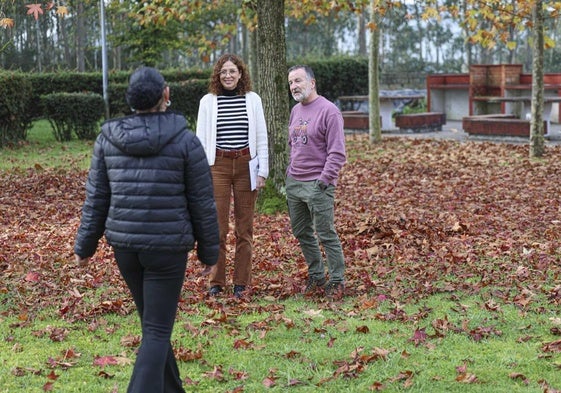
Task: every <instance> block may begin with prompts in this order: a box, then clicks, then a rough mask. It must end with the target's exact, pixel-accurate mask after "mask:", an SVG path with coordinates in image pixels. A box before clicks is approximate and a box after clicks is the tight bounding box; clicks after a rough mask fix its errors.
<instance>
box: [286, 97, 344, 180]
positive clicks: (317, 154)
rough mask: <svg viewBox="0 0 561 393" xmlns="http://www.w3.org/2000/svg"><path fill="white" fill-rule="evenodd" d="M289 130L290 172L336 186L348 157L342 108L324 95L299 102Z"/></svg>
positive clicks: (295, 175) (290, 173)
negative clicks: (307, 102)
mask: <svg viewBox="0 0 561 393" xmlns="http://www.w3.org/2000/svg"><path fill="white" fill-rule="evenodd" d="M288 131H289V135H288V136H289V139H288V144H289V145H290V161H289V163H288V168H287V170H286V174H287V176H290V177H292V178H294V179H295V180H298V181H311V180H316V179H317V180H321V181H322V182H324V183H326V184H333V185H334V186H336V185H337V178H338V177H339V171H340V170H341V168H342V167H343V165H344V164H345V162H346V161H347V158H346V153H345V133H344V131H343V116H342V115H341V111H339V108H337V106H335V104H333V103H332V102H331V101H329V100H328V99H327V98H325V97H323V96H319V97H318V98H317V99H315V100H314V101H312V102H311V103H309V104H306V105H303V104H301V103H298V104H296V105H295V106H294V108H292V111H291V112H290V119H289V124H288Z"/></svg>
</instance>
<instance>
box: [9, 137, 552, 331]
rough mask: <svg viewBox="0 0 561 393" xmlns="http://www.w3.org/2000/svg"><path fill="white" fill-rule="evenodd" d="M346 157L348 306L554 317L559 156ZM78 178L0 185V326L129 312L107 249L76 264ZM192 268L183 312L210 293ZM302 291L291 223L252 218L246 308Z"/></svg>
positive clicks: (357, 150) (341, 225)
mask: <svg viewBox="0 0 561 393" xmlns="http://www.w3.org/2000/svg"><path fill="white" fill-rule="evenodd" d="M348 150H349V153H350V159H349V163H348V164H347V165H346V166H345V167H344V170H343V172H342V176H341V180H340V185H339V187H338V190H337V196H336V199H337V202H336V224H337V228H338V230H339V233H340V236H341V241H342V243H343V247H344V252H345V256H346V263H347V282H346V286H347V295H348V298H354V299H356V302H357V306H358V305H361V304H364V302H365V301H367V300H370V299H376V298H379V297H380V296H382V297H383V298H384V299H395V300H397V301H399V302H401V303H407V302H414V301H417V300H418V299H421V298H423V297H426V296H428V295H430V294H435V293H438V292H451V291H463V292H465V293H474V292H478V291H481V290H483V289H484V290H489V289H491V288H492V290H493V291H494V294H495V296H500V298H501V299H502V300H503V301H505V302H507V303H510V302H511V303H514V304H516V305H518V306H520V307H522V308H524V307H528V306H529V305H531V303H532V299H533V295H534V294H536V293H539V294H542V295H544V294H545V295H546V296H547V297H548V298H549V301H550V302H551V304H552V305H557V304H558V302H559V301H560V300H561V287H558V286H555V285H552V284H551V283H552V282H555V280H552V278H554V279H555V278H556V277H558V276H559V274H560V273H561V269H560V266H559V257H560V255H561V250H560V244H559V237H560V236H559V231H560V229H561V211H560V203H559V200H560V198H559V196H560V191H561V189H560V188H561V187H560V185H561V160H559V157H560V156H561V148H560V147H548V148H547V151H546V156H545V158H543V159H540V160H532V159H529V158H528V146H523V145H513V144H497V143H487V142H467V143H459V142H452V141H434V140H412V139H405V138H388V139H385V140H384V141H383V142H382V143H381V144H378V145H370V144H369V143H368V142H367V139H366V137H363V136H350V137H349V138H348ZM85 177H86V173H85V172H83V171H72V170H68V171H53V170H42V169H32V170H28V171H23V172H16V171H11V172H2V173H0V184H1V185H2V186H1V187H0V245H1V246H0V274H1V276H0V277H1V280H0V293H4V294H8V295H9V296H6V297H5V299H7V300H6V301H5V302H4V304H2V305H1V309H2V312H3V313H4V315H18V317H19V318H20V320H22V321H25V320H27V319H28V318H32V317H33V315H34V314H36V313H37V311H38V310H40V309H42V308H44V307H46V306H52V305H56V307H57V308H58V310H59V313H60V315H61V316H62V317H64V318H67V319H69V320H76V319H87V318H88V316H91V315H94V314H95V315H100V314H103V313H104V312H123V313H127V312H130V311H131V302H130V299H129V297H128V294H127V291H126V289H125V287H124V285H123V282H122V280H121V279H120V276H119V274H118V271H117V269H116V265H115V263H114V261H113V259H112V254H111V251H110V249H109V248H108V247H107V246H106V245H105V243H103V242H102V243H101V247H100V248H99V250H98V253H97V254H96V255H95V257H94V258H93V259H92V261H91V263H90V266H89V267H88V268H87V269H83V268H78V267H76V266H75V265H74V263H73V256H72V247H73V241H74V234H75V231H76V228H77V226H78V223H79V217H80V209H81V205H82V202H83V198H84V191H83V188H84V182H85ZM232 242H233V239H232ZM191 259H192V261H191V263H190V264H189V269H188V271H187V276H188V277H187V280H186V283H185V291H184V302H185V303H187V304H188V303H189V300H190V299H191V300H193V301H195V300H197V301H198V300H201V299H203V298H204V296H205V292H206V289H207V283H206V281H205V280H202V279H200V278H197V275H196V273H197V271H198V270H200V266H199V264H198V263H197V262H196V261H195V260H194V259H193V256H191ZM305 280H306V268H305V264H304V262H303V258H302V256H301V252H300V250H299V247H298V244H297V242H296V241H295V239H294V238H293V236H292V234H291V231H290V224H289V220H288V217H287V215H285V214H279V215H276V216H262V215H261V216H257V217H256V220H255V262H254V285H253V293H252V296H253V297H254V298H255V297H258V298H260V299H263V298H265V299H271V300H274V299H284V298H286V297H290V296H293V295H294V294H296V293H297V292H300V290H301V288H302V286H303V285H304V283H305ZM93 288H105V290H104V291H102V293H103V294H102V295H101V296H100V297H98V298H97V300H96V303H94V304H92V302H91V299H89V300H86V299H88V296H87V293H88V291H90V290H91V289H93Z"/></svg>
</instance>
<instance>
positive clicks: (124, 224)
mask: <svg viewBox="0 0 561 393" xmlns="http://www.w3.org/2000/svg"><path fill="white" fill-rule="evenodd" d="M104 231H105V237H106V239H107V242H108V243H109V244H110V245H111V246H113V247H115V248H119V249H127V250H133V251H144V252H183V251H186V252H187V251H190V250H192V249H193V248H194V246H195V242H197V254H198V257H199V259H200V261H201V262H203V263H204V264H206V265H214V264H215V263H216V261H217V258H218V248H219V237H218V221H217V216H216V206H215V203H214V195H213V188H212V178H211V173H210V168H209V165H208V162H207V159H206V156H205V152H204V150H203V147H202V145H201V143H200V141H199V140H198V139H197V137H196V136H195V135H194V134H193V133H192V132H190V131H189V130H188V129H187V122H186V120H185V118H184V117H183V116H182V115H179V114H176V113H173V112H156V113H147V114H137V115H132V116H127V117H123V118H119V119H114V120H109V121H107V122H105V123H104V124H103V126H102V129H101V134H100V135H99V136H98V138H97V140H96V142H95V145H94V151H93V157H92V162H91V167H90V171H89V175H88V180H87V183H86V201H85V202H84V206H83V209H82V220H81V224H80V227H79V229H78V234H77V237H76V243H75V246H74V251H75V253H76V254H77V255H79V256H80V257H82V258H86V257H89V256H92V255H93V254H94V253H95V250H96V248H97V244H98V241H99V239H100V238H101V236H102V235H103V233H104Z"/></svg>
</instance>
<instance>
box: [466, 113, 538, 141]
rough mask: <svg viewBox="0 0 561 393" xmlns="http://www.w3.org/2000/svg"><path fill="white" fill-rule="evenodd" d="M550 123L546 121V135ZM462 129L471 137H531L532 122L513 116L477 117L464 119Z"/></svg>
mask: <svg viewBox="0 0 561 393" xmlns="http://www.w3.org/2000/svg"><path fill="white" fill-rule="evenodd" d="M547 125H548V122H547V121H544V131H543V132H544V135H545V134H547V131H548V129H547ZM462 128H463V129H464V131H465V132H466V133H468V134H469V135H482V136H512V137H529V136H530V120H524V119H519V118H517V117H515V116H513V115H502V114H497V115H477V116H466V117H464V118H463V119H462Z"/></svg>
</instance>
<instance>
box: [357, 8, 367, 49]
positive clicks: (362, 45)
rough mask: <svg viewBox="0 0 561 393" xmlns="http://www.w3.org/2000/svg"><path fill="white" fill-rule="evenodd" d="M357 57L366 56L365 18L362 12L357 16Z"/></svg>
mask: <svg viewBox="0 0 561 393" xmlns="http://www.w3.org/2000/svg"><path fill="white" fill-rule="evenodd" d="M357 40H358V55H359V56H366V53H367V52H366V18H365V17H364V12H361V13H360V15H359V16H358V39H357Z"/></svg>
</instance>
